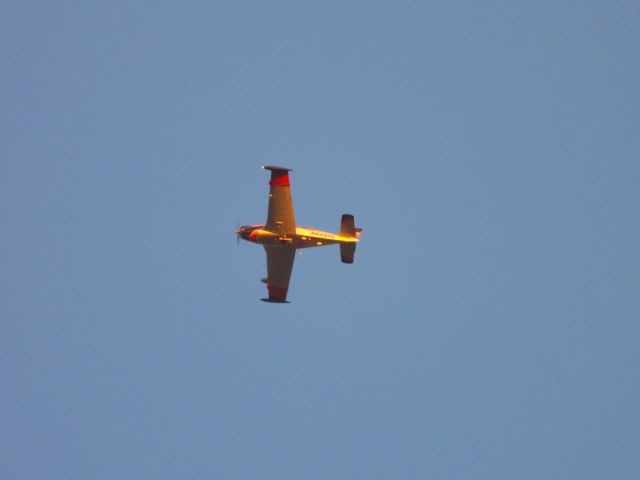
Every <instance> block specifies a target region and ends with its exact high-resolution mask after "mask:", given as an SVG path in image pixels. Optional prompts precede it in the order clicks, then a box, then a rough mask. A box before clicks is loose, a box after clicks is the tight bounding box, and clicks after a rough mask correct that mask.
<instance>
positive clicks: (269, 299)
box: [260, 298, 291, 303]
mask: <svg viewBox="0 0 640 480" xmlns="http://www.w3.org/2000/svg"><path fill="white" fill-rule="evenodd" d="M260 300H261V301H263V302H266V303H291V302H288V301H286V300H275V299H273V298H261V299H260Z"/></svg>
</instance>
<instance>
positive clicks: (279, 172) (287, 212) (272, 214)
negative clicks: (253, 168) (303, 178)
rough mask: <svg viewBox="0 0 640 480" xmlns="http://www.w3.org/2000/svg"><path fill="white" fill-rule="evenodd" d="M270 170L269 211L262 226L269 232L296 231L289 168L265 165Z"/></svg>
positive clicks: (284, 232)
mask: <svg viewBox="0 0 640 480" xmlns="http://www.w3.org/2000/svg"><path fill="white" fill-rule="evenodd" d="M262 168H263V169H265V170H270V171H271V181H269V211H268V213H267V223H266V224H265V226H264V228H265V229H266V230H269V231H271V232H275V233H281V234H283V235H286V234H295V233H296V219H295V217H294V215H293V200H291V186H290V184H289V172H290V171H291V169H290V168H285V167H274V166H270V165H269V166H266V167H262Z"/></svg>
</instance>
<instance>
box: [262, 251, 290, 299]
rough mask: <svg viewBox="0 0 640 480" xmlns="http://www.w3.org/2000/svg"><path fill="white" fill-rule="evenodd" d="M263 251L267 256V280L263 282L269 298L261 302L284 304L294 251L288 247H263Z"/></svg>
mask: <svg viewBox="0 0 640 480" xmlns="http://www.w3.org/2000/svg"><path fill="white" fill-rule="evenodd" d="M264 250H265V252H266V254H267V278H265V279H264V280H263V281H264V282H265V283H266V284H267V290H268V291H269V298H263V299H262V300H265V301H269V302H285V301H286V300H287V291H288V289H289V280H290V279H291V271H292V270H293V261H294V260H295V257H296V249H295V247H291V246H289V245H264Z"/></svg>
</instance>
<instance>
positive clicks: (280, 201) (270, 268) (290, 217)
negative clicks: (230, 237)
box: [236, 165, 362, 303]
mask: <svg viewBox="0 0 640 480" xmlns="http://www.w3.org/2000/svg"><path fill="white" fill-rule="evenodd" d="M262 168H263V169H264V170H269V171H271V180H270V181H269V209H268V212H267V223H266V224H260V225H245V226H242V227H239V228H238V230H237V231H236V236H237V238H238V240H239V239H240V238H242V239H243V240H247V241H249V242H253V243H257V244H259V245H262V246H263V247H264V250H265V252H266V254H267V277H266V278H263V279H262V282H263V283H266V284H267V290H268V292H269V297H268V298H261V299H260V300H262V301H264V302H273V303H289V302H287V291H288V289H289V279H290V278H291V271H292V270H293V260H294V259H295V255H296V249H298V248H310V247H321V246H324V245H331V244H334V243H338V244H340V258H341V259H342V262H343V263H353V257H354V254H355V251H356V243H357V242H358V239H359V237H360V232H362V228H356V226H355V221H354V218H353V215H349V214H346V213H345V214H344V215H342V221H341V222H340V233H339V234H334V233H329V232H322V231H320V230H315V229H309V228H303V227H298V226H296V220H295V217H294V214H293V201H292V200H291V186H290V183H289V172H290V171H292V170H291V169H290V168H285V167H274V166H271V165H268V166H265V167H262Z"/></svg>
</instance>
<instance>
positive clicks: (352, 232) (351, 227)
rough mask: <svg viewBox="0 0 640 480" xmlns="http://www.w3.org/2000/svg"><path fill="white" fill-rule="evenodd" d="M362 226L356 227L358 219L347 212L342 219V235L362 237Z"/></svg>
mask: <svg viewBox="0 0 640 480" xmlns="http://www.w3.org/2000/svg"><path fill="white" fill-rule="evenodd" d="M360 232H362V229H361V228H356V221H355V218H354V216H353V215H351V214H349V213H345V214H344V215H342V220H341V221H340V235H342V236H343V237H351V238H358V237H360Z"/></svg>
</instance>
